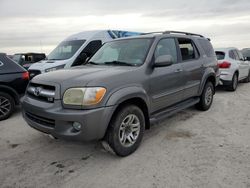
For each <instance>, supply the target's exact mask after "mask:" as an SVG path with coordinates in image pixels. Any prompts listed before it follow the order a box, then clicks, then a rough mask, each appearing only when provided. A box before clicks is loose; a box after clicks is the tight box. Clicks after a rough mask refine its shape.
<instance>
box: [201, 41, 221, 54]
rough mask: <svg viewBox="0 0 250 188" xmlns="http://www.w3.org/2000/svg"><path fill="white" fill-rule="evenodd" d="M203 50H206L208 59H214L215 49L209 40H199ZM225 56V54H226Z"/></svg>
mask: <svg viewBox="0 0 250 188" xmlns="http://www.w3.org/2000/svg"><path fill="white" fill-rule="evenodd" d="M198 41H199V43H200V45H201V47H202V49H203V50H204V52H205V54H206V56H207V57H214V55H215V54H214V49H213V46H212V44H211V42H210V41H209V40H207V39H199V40H198ZM224 55H225V54H224Z"/></svg>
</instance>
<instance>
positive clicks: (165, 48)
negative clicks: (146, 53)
mask: <svg viewBox="0 0 250 188" xmlns="http://www.w3.org/2000/svg"><path fill="white" fill-rule="evenodd" d="M162 55H171V56H172V57H173V60H174V63H177V50H176V44H175V39H171V38H168V39H162V40H161V41H160V42H159V43H158V45H157V47H156V49H155V55H154V56H155V59H157V57H159V56H162Z"/></svg>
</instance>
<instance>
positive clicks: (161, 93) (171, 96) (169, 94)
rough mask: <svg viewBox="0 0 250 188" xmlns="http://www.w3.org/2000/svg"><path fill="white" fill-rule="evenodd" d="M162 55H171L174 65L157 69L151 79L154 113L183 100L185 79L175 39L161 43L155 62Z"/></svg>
mask: <svg viewBox="0 0 250 188" xmlns="http://www.w3.org/2000/svg"><path fill="white" fill-rule="evenodd" d="M162 55H171V56H172V57H173V59H174V64H172V65H171V66H168V67H155V68H154V70H153V72H152V74H151V78H150V91H151V92H150V95H151V100H152V101H151V104H152V112H156V111H159V110H162V109H164V108H166V107H169V106H171V105H173V104H175V103H178V102H180V101H182V100H183V92H184V89H185V88H184V87H185V85H184V83H185V82H184V77H183V72H182V66H181V64H180V62H179V58H178V52H177V45H176V40H175V38H164V39H161V40H160V41H159V43H158V44H157V46H156V49H155V53H154V58H153V59H154V60H155V59H156V58H157V57H159V56H162Z"/></svg>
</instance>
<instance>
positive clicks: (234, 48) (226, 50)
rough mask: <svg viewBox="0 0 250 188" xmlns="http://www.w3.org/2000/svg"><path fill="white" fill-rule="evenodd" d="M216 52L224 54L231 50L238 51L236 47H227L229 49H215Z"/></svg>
mask: <svg viewBox="0 0 250 188" xmlns="http://www.w3.org/2000/svg"><path fill="white" fill-rule="evenodd" d="M214 50H215V51H223V52H228V51H230V50H238V48H236V47H227V48H215V49H214Z"/></svg>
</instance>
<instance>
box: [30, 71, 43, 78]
mask: <svg viewBox="0 0 250 188" xmlns="http://www.w3.org/2000/svg"><path fill="white" fill-rule="evenodd" d="M29 74H30V79H31V78H34V77H35V76H37V75H39V74H41V71H39V70H29Z"/></svg>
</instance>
